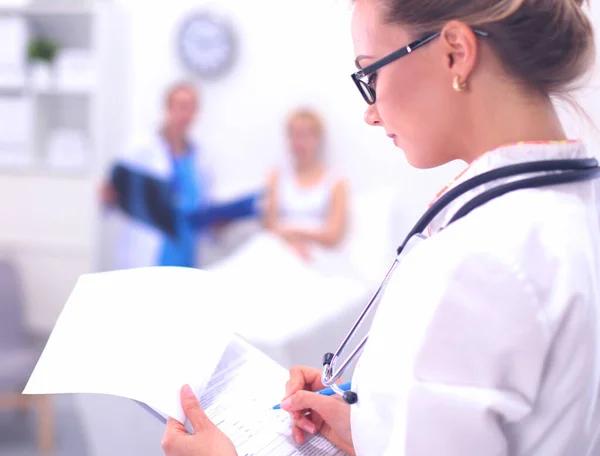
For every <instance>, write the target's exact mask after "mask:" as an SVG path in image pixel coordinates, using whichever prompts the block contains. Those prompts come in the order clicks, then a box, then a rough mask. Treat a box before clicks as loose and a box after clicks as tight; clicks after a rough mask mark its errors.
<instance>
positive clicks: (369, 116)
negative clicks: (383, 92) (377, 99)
mask: <svg viewBox="0 0 600 456" xmlns="http://www.w3.org/2000/svg"><path fill="white" fill-rule="evenodd" d="M365 122H366V123H367V124H369V125H371V126H372V127H376V126H381V118H380V117H379V112H378V111H377V108H376V107H375V105H374V104H372V105H369V106H368V107H367V109H366V111H365Z"/></svg>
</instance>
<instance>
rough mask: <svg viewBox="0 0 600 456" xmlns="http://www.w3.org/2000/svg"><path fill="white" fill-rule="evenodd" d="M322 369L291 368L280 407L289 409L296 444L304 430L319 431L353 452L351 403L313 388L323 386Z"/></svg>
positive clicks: (341, 447)
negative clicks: (317, 392)
mask: <svg viewBox="0 0 600 456" xmlns="http://www.w3.org/2000/svg"><path fill="white" fill-rule="evenodd" d="M323 388H324V386H323V384H322V383H321V371H320V370H319V369H315V368H312V367H292V368H291V369H290V379H289V380H288V382H287V384H286V387H285V390H286V398H285V399H284V400H283V401H282V402H281V408H282V409H283V410H285V411H287V412H290V414H291V415H292V420H293V427H292V435H293V436H294V440H296V442H297V443H302V442H304V440H305V434H304V433H305V432H308V433H309V434H315V433H317V432H319V433H320V434H321V435H323V436H324V437H325V438H326V439H327V440H329V441H330V442H331V443H333V444H334V445H335V446H337V447H338V448H339V449H341V450H342V451H344V452H346V453H348V454H350V455H354V454H355V452H354V446H353V444H352V434H351V431H350V406H349V405H348V404H346V403H345V402H344V400H343V399H342V398H341V397H338V396H337V395H335V396H322V395H320V394H316V393H314V392H313V391H318V390H321V389H323Z"/></svg>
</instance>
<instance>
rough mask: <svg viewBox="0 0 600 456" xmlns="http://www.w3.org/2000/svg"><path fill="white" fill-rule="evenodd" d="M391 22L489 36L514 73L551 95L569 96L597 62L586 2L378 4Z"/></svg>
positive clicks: (401, 0)
mask: <svg viewBox="0 0 600 456" xmlns="http://www.w3.org/2000/svg"><path fill="white" fill-rule="evenodd" d="M377 1H381V2H382V3H381V4H382V6H383V14H384V17H385V19H386V22H388V23H390V24H399V25H404V26H407V27H409V28H410V29H412V31H414V33H415V34H416V35H421V34H425V33H431V32H436V31H439V30H440V29H441V28H442V27H443V26H444V24H445V23H447V22H449V21H451V20H458V21H461V22H463V23H465V24H467V25H469V26H471V27H474V28H478V29H481V30H483V31H485V32H487V33H488V34H489V39H486V42H487V43H489V44H490V46H491V47H492V49H494V51H495V52H496V54H497V56H498V57H499V59H500V61H501V62H502V64H503V66H504V68H505V70H506V71H507V73H508V74H510V75H511V76H513V77H515V79H516V80H517V81H519V82H521V83H523V84H524V85H525V86H526V87H528V88H530V89H533V90H537V91H539V92H541V93H543V94H545V95H546V96H550V95H561V94H565V93H568V92H569V91H571V90H572V89H573V88H575V86H576V84H577V83H579V82H581V79H582V76H584V75H585V74H586V73H587V72H588V71H589V70H590V69H591V67H592V64H593V63H594V60H595V54H596V53H595V44H594V32H593V28H592V24H591V22H590V20H589V18H588V16H587V15H586V13H585V12H584V10H583V4H584V0H470V1H464V0H377Z"/></svg>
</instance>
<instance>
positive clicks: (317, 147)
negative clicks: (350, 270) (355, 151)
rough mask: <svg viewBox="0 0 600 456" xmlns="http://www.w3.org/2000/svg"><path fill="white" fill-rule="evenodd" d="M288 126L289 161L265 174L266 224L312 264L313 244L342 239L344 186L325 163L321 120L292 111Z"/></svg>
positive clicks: (304, 111) (328, 245) (306, 112)
mask: <svg viewBox="0 0 600 456" xmlns="http://www.w3.org/2000/svg"><path fill="white" fill-rule="evenodd" d="M286 127H287V139H288V143H289V149H290V152H291V154H292V160H291V163H290V165H289V166H286V167H284V168H283V169H277V170H275V171H273V172H272V173H271V175H270V176H269V180H268V183H267V188H266V198H265V213H264V225H265V227H266V228H267V230H269V231H270V232H272V233H274V234H276V235H277V236H279V237H280V238H281V239H283V240H284V241H285V242H286V244H287V245H288V246H289V247H290V248H291V249H293V251H295V252H296V253H297V254H298V255H300V256H301V257H302V258H304V259H306V260H310V259H311V251H312V247H313V246H315V245H318V246H320V247H325V248H331V247H335V246H336V245H338V244H339V242H340V241H341V240H342V238H343V236H344V233H345V229H346V218H347V213H346V212H347V185H346V182H345V181H344V180H343V179H341V178H339V177H336V175H335V173H333V172H332V171H331V170H330V169H329V168H328V166H327V165H326V164H325V160H324V150H323V149H324V128H323V122H322V120H321V118H320V117H319V116H318V115H317V114H316V113H315V112H314V111H311V110H309V109H301V110H296V111H293V112H292V113H291V114H290V116H289V117H288V120H287V125H286Z"/></svg>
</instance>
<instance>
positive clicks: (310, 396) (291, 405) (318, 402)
mask: <svg viewBox="0 0 600 456" xmlns="http://www.w3.org/2000/svg"><path fill="white" fill-rule="evenodd" d="M335 400H336V399H335V398H332V397H328V396H323V395H322V394H317V393H313V392H311V391H305V390H302V391H298V392H297V393H296V394H293V395H292V396H290V397H288V398H287V399H285V400H284V401H283V402H281V408H282V409H283V410H285V411H286V412H299V411H302V410H314V411H315V412H317V413H318V414H319V415H321V416H323V415H324V414H325V415H327V411H328V410H329V409H331V405H332V401H335Z"/></svg>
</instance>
